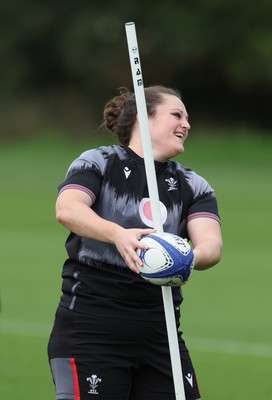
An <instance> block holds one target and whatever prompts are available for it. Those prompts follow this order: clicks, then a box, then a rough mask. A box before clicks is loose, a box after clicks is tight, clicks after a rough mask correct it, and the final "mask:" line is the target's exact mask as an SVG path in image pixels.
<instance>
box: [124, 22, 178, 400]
mask: <svg viewBox="0 0 272 400" xmlns="http://www.w3.org/2000/svg"><path fill="white" fill-rule="evenodd" d="M125 28H126V35H127V42H128V51H129V58H130V66H131V72H132V79H133V86H134V93H135V99H136V105H137V111H138V118H139V125H140V131H141V138H142V146H143V153H144V163H145V170H146V178H147V185H148V191H149V197H150V203H151V211H152V219H153V224H154V228H155V229H156V230H157V231H158V232H163V224H162V218H161V211H160V203H159V194H158V185H157V178H156V173H155V165H154V160H153V154H152V144H151V138H150V131H149V125H148V115H147V109H146V101H145V94H144V83H143V75H142V70H141V64H140V56H139V49H138V43H137V36H136V30H135V24H134V22H127V23H126V24H125ZM162 296H163V304H164V313H165V319H166V326H167V334H168V342H169V349H170V357H171V364H172V372H173V380H174V387H175V393H176V400H185V393H184V386H183V375H182V368H181V362H180V355H179V346H178V336H177V331H176V321H175V314H174V306H173V297H172V290H171V288H170V287H166V286H162Z"/></svg>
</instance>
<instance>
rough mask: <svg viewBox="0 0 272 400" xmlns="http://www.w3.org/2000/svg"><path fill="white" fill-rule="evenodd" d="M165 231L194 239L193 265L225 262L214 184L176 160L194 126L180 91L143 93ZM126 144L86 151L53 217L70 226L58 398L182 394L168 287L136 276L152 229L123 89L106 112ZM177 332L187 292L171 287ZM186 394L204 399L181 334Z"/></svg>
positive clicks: (58, 340) (107, 122)
mask: <svg viewBox="0 0 272 400" xmlns="http://www.w3.org/2000/svg"><path fill="white" fill-rule="evenodd" d="M145 96H146V104H147V111H148V117H149V128H150V135H151V140H152V150H153V156H154V160H155V168H156V176H157V182H158V189H159V198H160V203H161V209H162V219H163V228H164V231H165V232H171V233H174V234H176V235H179V236H181V237H183V238H188V240H190V241H191V243H192V246H193V248H194V268H195V269H198V270H204V269H207V268H209V267H211V266H213V265H215V264H216V263H218V262H219V260H220V257H221V248H222V238H221V231H220V224H219V216H218V211H217V204H216V199H215V195H214V191H213V189H212V188H211V187H210V185H209V184H208V182H207V181H206V180H205V179H203V178H202V177H200V176H198V175H197V174H196V173H195V172H193V171H191V170H190V169H188V168H185V167H183V166H182V165H180V164H179V163H177V162H175V161H170V159H171V158H172V157H175V156H177V155H178V154H180V153H182V152H183V151H184V142H185V140H186V139H187V136H188V132H189V130H190V124H189V122H188V114H187V111H186V108H185V106H184V104H183V102H182V101H181V98H180V94H179V93H178V92H177V91H175V90H173V89H169V88H165V87H162V86H151V87H148V88H146V89H145ZM104 126H105V127H107V128H108V129H109V130H110V131H111V132H113V133H114V134H116V135H117V136H118V138H119V141H120V145H114V146H108V147H106V146H105V147H100V148H98V149H92V150H88V151H86V152H84V153H83V154H82V155H81V156H80V157H79V158H78V159H76V160H75V161H74V162H73V163H72V164H71V166H70V168H69V170H68V173H67V175H66V178H65V181H64V182H63V183H62V184H61V185H60V186H59V196H58V199H57V203H56V213H57V214H56V218H57V220H58V221H59V222H60V223H62V224H63V225H64V226H65V227H66V228H67V229H68V230H69V231H70V235H69V237H68V239H67V242H66V249H67V253H68V259H67V260H66V261H65V263H64V266H63V273H62V277H63V284H62V292H63V294H62V297H61V299H60V304H59V307H58V309H57V313H56V318H55V323H54V327H53V331H52V333H51V336H50V340H49V346H48V353H49V359H50V366H51V370H52V375H53V379H54V382H55V386H56V399H62V400H71V399H77V400H79V399H80V400H85V399H90V398H91V396H92V395H96V398H97V399H103V400H111V399H118V400H152V399H154V400H155V399H156V400H171V399H173V400H174V399H175V393H174V386H173V378H172V372H171V363H170V355H169V347H168V337H167V332H166V325H165V316H164V308H163V302H162V295H161V288H160V287H158V286H156V285H152V284H151V283H149V282H146V281H145V280H144V279H142V278H141V276H140V275H139V271H140V269H141V265H142V262H141V260H140V259H139V257H138V254H137V249H140V248H145V247H146V246H145V244H143V243H142V242H141V241H140V238H141V237H142V236H144V235H147V234H149V233H152V232H154V229H153V227H152V221H151V220H150V215H149V213H148V212H147V209H148V202H149V199H148V189H147V182H146V176H145V168H144V162H143V149H142V145H141V136H140V130H139V123H138V118H137V110H136V103H135V97H134V95H133V94H132V93H129V92H128V91H123V92H121V93H120V95H119V96H116V97H115V98H113V99H112V100H111V101H109V102H108V103H107V104H106V106H105V109H104ZM172 291H173V302H174V309H175V314H176V322H177V329H178V328H179V317H180V314H179V308H180V304H181V302H182V292H181V290H180V288H173V289H172ZM178 337H179V347H180V354H181V362H182V372H183V375H184V377H183V380H184V388H185V393H186V399H198V398H200V392H199V389H198V385H197V380H196V376H195V372H194V368H193V365H192V362H191V359H190V356H189V353H188V350H187V348H186V346H185V343H184V341H183V339H182V337H181V333H180V332H179V333H178Z"/></svg>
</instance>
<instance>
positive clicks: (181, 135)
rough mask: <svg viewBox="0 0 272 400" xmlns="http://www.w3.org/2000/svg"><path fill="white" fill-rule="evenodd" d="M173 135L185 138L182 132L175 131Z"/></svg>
mask: <svg viewBox="0 0 272 400" xmlns="http://www.w3.org/2000/svg"><path fill="white" fill-rule="evenodd" d="M175 136H176V137H178V138H180V139H184V138H185V134H184V133H182V132H175Z"/></svg>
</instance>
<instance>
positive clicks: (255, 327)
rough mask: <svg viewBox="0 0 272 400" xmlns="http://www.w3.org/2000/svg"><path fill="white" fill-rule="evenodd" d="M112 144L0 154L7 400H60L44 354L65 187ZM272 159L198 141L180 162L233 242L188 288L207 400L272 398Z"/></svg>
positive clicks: (268, 144) (58, 140) (35, 145)
mask: <svg viewBox="0 0 272 400" xmlns="http://www.w3.org/2000/svg"><path fill="white" fill-rule="evenodd" d="M112 142H113V141H112V139H111V138H109V137H107V136H104V135H100V136H98V135H96V136H94V137H90V139H88V140H87V139H86V138H85V139H84V140H83V139H80V140H77V141H76V140H71V139H67V138H65V137H64V136H62V137H61V136H57V137H54V136H52V135H44V136H39V137H37V138H36V139H33V140H31V141H27V142H23V141H22V142H20V141H18V142H17V143H15V144H11V143H3V144H2V145H1V148H0V159H1V169H0V178H1V225H0V239H1V304H2V311H1V318H2V323H1V325H2V334H1V361H2V362H1V375H0V376H1V378H0V379H1V385H0V397H1V399H3V400H15V399H16V400H17V399H18V398H20V399H21V400H28V399H29V398H38V399H40V400H43V399H44V400H45V399H47V400H48V399H50V398H51V399H53V398H54V389H53V384H52V380H51V376H50V372H49V368H48V364H47V356H46V345H47V340H48V335H49V332H50V327H51V324H52V321H53V318H54V311H55V308H56V305H57V302H58V299H59V296H60V284H61V279H60V274H61V267H62V262H63V260H64V258H65V250H64V241H65V239H66V232H65V230H64V229H63V228H62V227H61V226H60V225H58V224H57V223H56V222H55V217H54V203H55V197H56V187H57V185H58V183H60V182H61V181H62V179H63V177H64V174H65V172H66V169H67V167H68V165H69V164H70V162H71V160H72V159H73V158H75V157H77V155H78V154H79V153H80V152H82V151H83V150H85V149H86V148H88V147H89V148H91V147H96V146H98V145H99V144H109V143H112ZM271 153H272V140H271V138H270V137H269V136H263V135H261V134H259V133H257V132H256V133H254V134H246V133H244V132H242V133H241V132H237V133H233V132H232V133H231V135H229V134H227V133H225V134H223V135H222V134H219V133H218V134H215V133H214V134H213V135H211V134H210V133H207V132H202V133H201V132H199V133H197V134H195V135H193V134H192V135H191V138H190V140H188V143H187V146H186V152H185V154H184V155H182V157H180V158H179V160H180V161H181V162H182V163H183V164H185V165H187V166H189V167H192V168H193V169H195V170H196V171H197V172H198V173H199V174H201V175H203V176H205V177H206V178H207V179H208V180H209V182H210V183H211V185H212V186H213V187H214V188H215V190H216V193H217V198H218V203H219V208H220V215H221V218H222V231H223V237H224V251H223V258H222V261H221V263H220V264H219V265H218V266H216V267H214V268H212V269H211V270H209V271H205V272H197V271H195V272H194V274H193V277H192V279H191V280H190V282H189V283H188V284H187V285H186V286H185V287H184V296H185V300H184V304H183V307H182V329H183V331H184V337H185V339H186V341H187V343H188V345H189V348H190V350H191V356H192V358H193V360H194V364H195V366H196V370H197V373H198V379H199V384H200V386H201V389H202V392H203V399H204V400H218V399H220V400H227V399H228V400H229V399H230V398H231V399H237V400H238V399H239V400H240V399H247V400H249V399H252V400H253V399H254V400H256V399H265V398H266V399H267V398H269V396H270V393H271V389H272V387H271V383H270V376H271V373H272V350H271V348H272V321H271V318H270V314H271V310H270V308H271V301H270V299H271V289H270V285H271V280H272V271H271V245H270V241H271V222H272V221H271V219H272V218H271V203H272V185H271V173H272V158H271ZM232 343H235V344H236V345H235V348H234V349H233V348H232V347H231V344H232ZM239 344H240V345H239ZM239 346H240V347H239ZM256 346H257V347H256ZM254 349H257V350H256V351H255V352H254V351H253V350H254ZM258 349H260V351H258ZM266 349H267V354H265V355H264V353H265V351H266ZM262 350H263V351H262Z"/></svg>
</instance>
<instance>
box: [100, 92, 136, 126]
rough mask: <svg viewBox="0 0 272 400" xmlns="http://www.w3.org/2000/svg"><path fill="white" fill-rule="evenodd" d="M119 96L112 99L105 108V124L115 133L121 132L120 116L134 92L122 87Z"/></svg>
mask: <svg viewBox="0 0 272 400" xmlns="http://www.w3.org/2000/svg"><path fill="white" fill-rule="evenodd" d="M119 90H120V94H119V96H115V97H114V98H113V99H111V100H110V101H109V102H108V103H107V104H106V105H105V108H104V113H103V119H104V123H103V125H104V126H105V127H106V128H108V129H109V130H110V131H112V132H113V133H116V134H118V133H119V128H120V125H119V117H120V114H121V113H122V111H123V109H124V105H125V103H126V102H127V101H128V99H129V98H130V97H131V95H132V93H130V92H129V90H128V89H126V88H120V89H119Z"/></svg>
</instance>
